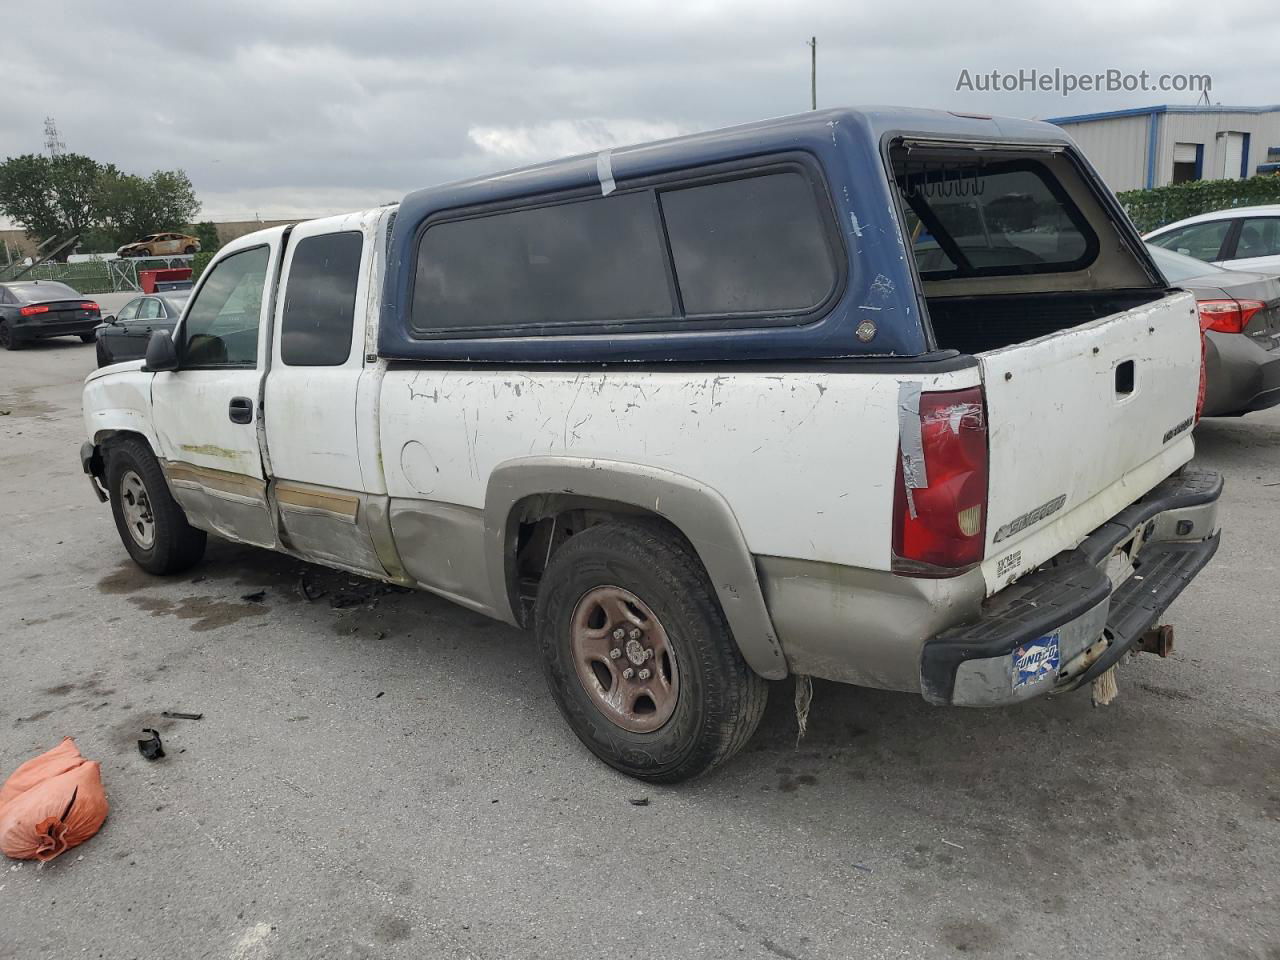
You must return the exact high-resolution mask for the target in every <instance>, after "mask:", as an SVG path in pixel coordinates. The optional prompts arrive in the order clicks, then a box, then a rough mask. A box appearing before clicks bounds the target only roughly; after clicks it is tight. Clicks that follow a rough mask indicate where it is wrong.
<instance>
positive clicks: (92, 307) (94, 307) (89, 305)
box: [80, 300, 98, 312]
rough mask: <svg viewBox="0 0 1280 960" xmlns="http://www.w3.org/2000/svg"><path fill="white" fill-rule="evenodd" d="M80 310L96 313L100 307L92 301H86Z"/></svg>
mask: <svg viewBox="0 0 1280 960" xmlns="http://www.w3.org/2000/svg"><path fill="white" fill-rule="evenodd" d="M80 309H81V310H88V311H90V312H94V311H97V310H98V305H97V304H96V303H94V302H93V301H92V300H86V301H85V302H84V303H82V304H80Z"/></svg>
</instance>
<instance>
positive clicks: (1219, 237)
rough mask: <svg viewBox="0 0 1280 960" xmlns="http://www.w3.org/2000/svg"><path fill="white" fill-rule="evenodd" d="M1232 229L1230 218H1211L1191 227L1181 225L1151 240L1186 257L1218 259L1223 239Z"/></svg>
mask: <svg viewBox="0 0 1280 960" xmlns="http://www.w3.org/2000/svg"><path fill="white" fill-rule="evenodd" d="M1229 229H1231V221H1230V220H1210V221H1209V222H1208V223H1193V224H1191V225H1190V226H1189V227H1179V228H1178V229H1177V230H1170V231H1169V232H1168V233H1163V234H1161V235H1160V236H1158V237H1152V238H1151V242H1152V243H1154V244H1155V245H1156V246H1157V247H1164V248H1165V249H1166V250H1172V251H1174V252H1175V253H1180V254H1182V255H1183V256H1186V257H1195V258H1196V259H1197V260H1217V259H1218V251H1219V250H1220V249H1221V248H1222V241H1223V240H1224V239H1226V236H1227V231H1228V230H1229Z"/></svg>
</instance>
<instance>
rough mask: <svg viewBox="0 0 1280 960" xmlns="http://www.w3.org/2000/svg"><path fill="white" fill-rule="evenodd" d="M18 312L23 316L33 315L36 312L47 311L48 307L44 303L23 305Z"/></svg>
mask: <svg viewBox="0 0 1280 960" xmlns="http://www.w3.org/2000/svg"><path fill="white" fill-rule="evenodd" d="M18 312H19V313H20V314H22V315H23V316H24V317H34V316H35V315H36V314H37V313H48V312H49V308H48V307H46V306H45V305H44V304H39V305H37V306H34V307H23V308H22V309H21V310H19V311H18Z"/></svg>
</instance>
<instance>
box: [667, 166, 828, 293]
mask: <svg viewBox="0 0 1280 960" xmlns="http://www.w3.org/2000/svg"><path fill="white" fill-rule="evenodd" d="M661 198H662V212H663V216H664V217H665V218H666V223H667V236H668V237H669V238H670V240H671V255H672V259H673V261H674V263H675V269H676V280H677V282H678V284H679V286H680V296H681V298H682V300H683V301H684V309H685V313H686V314H688V315H691V316H699V315H702V316H708V315H724V314H749V313H775V314H776V313H792V312H802V311H806V310H811V309H812V308H814V307H816V306H817V305H818V304H820V303H821V302H822V301H823V300H825V299H826V298H827V295H828V294H829V293H831V290H832V288H833V287H834V286H835V284H836V279H837V270H836V264H835V259H834V256H833V254H832V251H831V248H830V245H829V243H828V239H827V233H826V230H825V227H824V224H823V222H822V216H821V214H820V213H819V210H818V205H817V202H816V197H815V196H814V191H813V187H812V186H811V185H810V183H809V181H808V179H807V178H805V177H804V176H802V175H801V174H799V173H795V172H786V173H772V174H768V175H765V176H758V177H746V178H743V179H741V180H725V181H720V182H718V183H708V184H703V185H700V186H695V187H685V188H681V189H676V190H668V191H666V192H664V193H662V194H661Z"/></svg>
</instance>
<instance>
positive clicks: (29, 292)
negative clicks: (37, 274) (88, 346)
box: [0, 280, 102, 350]
mask: <svg viewBox="0 0 1280 960" xmlns="http://www.w3.org/2000/svg"><path fill="white" fill-rule="evenodd" d="M101 319H102V312H101V311H100V310H99V309H98V305H97V304H96V303H95V302H94V301H92V300H89V299H87V298H86V297H83V296H81V295H80V294H79V293H77V292H76V291H75V290H73V289H72V288H71V287H69V286H67V285H66V284H65V283H58V282H57V281H56V280H23V281H18V282H14V283H0V347H4V348H5V349H6V350H19V349H21V348H22V346H23V344H26V343H29V342H31V341H32V340H44V339H47V338H48V337H79V338H80V339H81V340H83V341H84V342H85V343H90V342H92V340H93V339H94V334H93V330H94V327H96V326H97V325H98V323H99V322H100V321H101Z"/></svg>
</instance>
